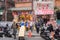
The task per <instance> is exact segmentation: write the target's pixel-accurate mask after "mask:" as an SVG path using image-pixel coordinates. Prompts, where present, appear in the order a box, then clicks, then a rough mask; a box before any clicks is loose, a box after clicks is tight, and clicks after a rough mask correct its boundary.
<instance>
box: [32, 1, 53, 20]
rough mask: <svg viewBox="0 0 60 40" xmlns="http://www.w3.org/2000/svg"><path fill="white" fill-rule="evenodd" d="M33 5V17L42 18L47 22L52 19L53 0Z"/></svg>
mask: <svg viewBox="0 0 60 40" xmlns="http://www.w3.org/2000/svg"><path fill="white" fill-rule="evenodd" d="M33 5H34V7H33V8H34V12H35V15H36V16H37V18H38V19H39V17H42V18H46V19H48V20H49V19H50V18H51V17H53V15H54V1H53V0H51V1H50V0H49V1H45V0H43V1H42V0H39V1H34V3H33Z"/></svg>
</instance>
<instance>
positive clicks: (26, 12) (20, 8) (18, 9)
mask: <svg viewBox="0 0 60 40" xmlns="http://www.w3.org/2000/svg"><path fill="white" fill-rule="evenodd" d="M32 5H33V4H32V1H27V2H26V1H25V2H16V3H15V8H10V9H9V10H11V11H12V15H13V17H14V18H15V16H18V19H20V18H24V19H25V20H27V19H28V20H30V19H32V14H33V7H32ZM29 18H30V19H29Z"/></svg>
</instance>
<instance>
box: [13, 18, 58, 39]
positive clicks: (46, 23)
mask: <svg viewBox="0 0 60 40" xmlns="http://www.w3.org/2000/svg"><path fill="white" fill-rule="evenodd" d="M34 25H35V28H36V32H37V33H39V32H40V28H41V30H42V31H43V32H41V33H44V31H45V30H48V31H50V38H51V39H52V40H54V35H55V31H56V30H57V29H58V27H57V23H56V20H55V19H54V18H50V19H46V18H42V17H40V18H37V19H36V21H33V20H25V19H24V18H20V21H19V22H18V23H15V22H14V21H13V27H12V28H13V34H14V38H16V32H17V31H16V29H18V31H19V34H18V36H19V40H24V34H25V31H29V30H31V32H32V31H33V28H34ZM41 33H40V34H41Z"/></svg>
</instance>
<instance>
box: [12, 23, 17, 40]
mask: <svg viewBox="0 0 60 40" xmlns="http://www.w3.org/2000/svg"><path fill="white" fill-rule="evenodd" d="M12 29H13V36H14V39H16V33H17V26H16V23H15V22H13V25H12Z"/></svg>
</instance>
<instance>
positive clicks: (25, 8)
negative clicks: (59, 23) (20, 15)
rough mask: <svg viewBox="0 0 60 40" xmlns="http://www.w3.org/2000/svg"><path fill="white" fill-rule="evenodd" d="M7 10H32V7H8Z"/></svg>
mask: <svg viewBox="0 0 60 40" xmlns="http://www.w3.org/2000/svg"><path fill="white" fill-rule="evenodd" d="M8 10H11V11H16V10H32V7H20V8H9V9H8Z"/></svg>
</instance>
